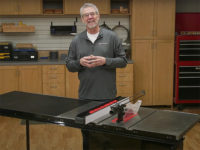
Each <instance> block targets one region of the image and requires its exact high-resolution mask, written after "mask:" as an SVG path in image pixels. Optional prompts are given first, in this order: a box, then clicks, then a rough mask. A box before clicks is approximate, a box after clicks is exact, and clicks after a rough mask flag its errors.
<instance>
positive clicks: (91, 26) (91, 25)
mask: <svg viewBox="0 0 200 150" xmlns="http://www.w3.org/2000/svg"><path fill="white" fill-rule="evenodd" d="M98 24H99V22H93V23H92V24H90V23H88V24H86V26H87V28H89V29H93V28H95V27H96V26H98Z"/></svg>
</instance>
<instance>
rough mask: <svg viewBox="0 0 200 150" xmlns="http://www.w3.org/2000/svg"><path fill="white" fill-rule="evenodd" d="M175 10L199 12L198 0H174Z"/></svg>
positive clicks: (199, 3) (199, 1) (199, 4)
mask: <svg viewBox="0 0 200 150" xmlns="http://www.w3.org/2000/svg"><path fill="white" fill-rule="evenodd" d="M176 12H178V13H181V12H200V0H176Z"/></svg>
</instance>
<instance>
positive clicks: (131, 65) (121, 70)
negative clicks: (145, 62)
mask: <svg viewBox="0 0 200 150" xmlns="http://www.w3.org/2000/svg"><path fill="white" fill-rule="evenodd" d="M118 72H130V73H131V72H133V64H128V65H127V66H126V67H125V68H117V73H118Z"/></svg>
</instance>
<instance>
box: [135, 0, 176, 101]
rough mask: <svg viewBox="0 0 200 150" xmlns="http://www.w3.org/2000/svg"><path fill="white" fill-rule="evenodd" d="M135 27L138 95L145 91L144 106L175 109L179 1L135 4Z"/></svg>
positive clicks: (151, 0)
mask: <svg viewBox="0 0 200 150" xmlns="http://www.w3.org/2000/svg"><path fill="white" fill-rule="evenodd" d="M144 10H145V11H144ZM131 24H132V28H131V29H132V30H131V33H132V34H131V39H132V43H131V44H132V58H133V60H134V93H137V92H140V91H141V90H145V96H144V100H143V105H172V102H173V95H172V93H173V71H174V69H173V61H174V60H173V58H174V53H173V51H174V31H175V27H174V24H175V0H167V1H166V0H133V1H132V16H131Z"/></svg>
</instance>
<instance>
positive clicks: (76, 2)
mask: <svg viewBox="0 0 200 150" xmlns="http://www.w3.org/2000/svg"><path fill="white" fill-rule="evenodd" d="M86 2H87V3H93V4H95V5H96V6H97V7H98V9H99V12H100V14H110V1H109V0H64V14H80V7H81V6H82V5H83V4H84V3H86Z"/></svg>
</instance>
